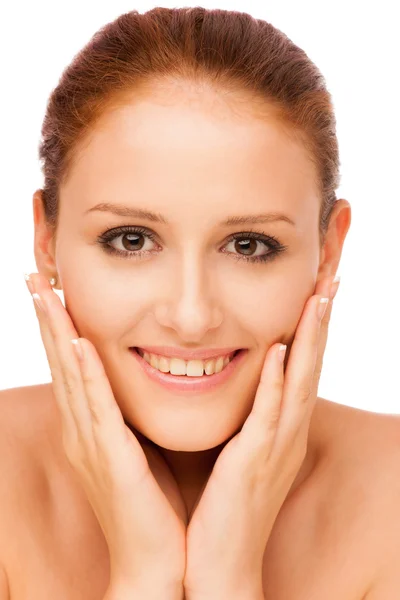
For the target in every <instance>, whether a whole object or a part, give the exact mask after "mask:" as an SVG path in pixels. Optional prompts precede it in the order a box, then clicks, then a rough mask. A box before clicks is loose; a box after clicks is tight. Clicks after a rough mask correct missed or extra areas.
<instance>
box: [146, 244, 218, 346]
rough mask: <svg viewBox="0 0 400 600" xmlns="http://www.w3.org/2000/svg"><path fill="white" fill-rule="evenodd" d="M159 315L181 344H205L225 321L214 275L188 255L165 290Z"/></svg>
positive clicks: (160, 302) (159, 304)
mask: <svg viewBox="0 0 400 600" xmlns="http://www.w3.org/2000/svg"><path fill="white" fill-rule="evenodd" d="M218 296H219V297H218ZM155 316H156V319H157V322H158V323H159V324H160V325H161V326H162V327H169V328H171V329H174V330H175V332H176V336H177V337H179V340H180V341H181V342H185V341H186V342H188V343H190V342H192V343H201V342H202V341H203V340H204V339H205V338H207V334H208V332H209V330H213V329H217V328H218V327H220V325H221V323H222V320H223V312H222V309H221V297H220V295H218V292H217V287H216V286H215V285H213V281H212V273H206V272H205V269H204V268H203V267H202V265H201V264H200V261H193V260H190V257H189V256H188V255H186V256H185V259H184V265H183V267H182V269H181V270H180V271H179V270H178V272H177V273H176V277H172V279H171V280H170V281H169V285H168V289H165V290H163V292H162V298H161V300H160V301H159V302H158V304H157V306H156V310H155Z"/></svg>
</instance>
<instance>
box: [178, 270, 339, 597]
mask: <svg viewBox="0 0 400 600" xmlns="http://www.w3.org/2000/svg"><path fill="white" fill-rule="evenodd" d="M332 283H333V277H329V279H325V280H323V281H322V283H321V282H319V284H318V286H317V288H316V290H317V289H318V293H317V292H316V294H317V295H313V296H311V297H310V298H309V299H308V301H307V303H306V305H305V307H304V310H303V313H302V316H301V319H300V322H299V324H298V326H297V329H296V334H295V337H294V341H293V344H292V347H291V351H290V360H288V361H287V367H286V370H284V365H283V363H282V362H280V361H279V358H278V354H279V348H280V345H281V344H274V345H273V346H272V347H271V348H270V349H269V350H268V352H267V355H266V358H265V361H264V365H263V369H262V372H261V377H260V383H259V386H258V389H257V393H256V396H255V400H254V404H253V407H252V411H251V413H250V414H249V416H248V418H247V419H246V422H245V423H244V425H243V427H242V429H241V431H240V432H239V433H238V434H237V435H236V436H235V437H234V438H232V439H231V440H230V441H229V442H228V444H227V445H226V446H225V447H224V449H223V450H222V452H221V454H220V455H219V457H218V459H217V461H216V463H215V465H214V468H213V471H212V473H211V475H210V478H209V479H208V482H207V485H206V487H205V489H204V491H203V494H202V495H201V498H200V501H199V504H198V505H197V507H196V509H195V511H194V513H193V516H192V518H191V520H190V522H189V525H188V529H187V546H186V573H185V579H184V582H183V583H184V588H185V598H186V599H187V600H203V599H204V600H205V599H207V600H213V599H214V598H218V599H221V598H224V599H227V600H228V599H229V600H235V598H240V599H242V598H243V599H244V598H249V600H250V599H251V600H259V599H261V598H264V596H263V586H262V566H263V564H262V563H263V556H264V552H265V548H266V545H267V542H268V538H269V536H270V534H271V531H272V527H273V525H274V522H275V519H276V517H277V515H278V513H279V511H280V509H281V507H282V505H283V503H284V501H285V498H286V496H287V494H288V492H289V490H290V488H291V486H292V484H293V482H294V480H295V478H296V475H297V474H298V472H299V469H300V467H301V465H302V463H303V460H304V458H305V456H306V453H307V444H308V432H309V426H310V421H311V416H312V412H313V409H314V406H315V402H316V398H317V391H318V384H319V378H320V374H321V369H322V361H323V354H324V351H325V346H326V341H327V334H328V323H329V319H330V314H331V310H332V301H329V303H328V304H322V305H321V304H320V298H321V297H325V298H326V297H330V290H331V287H332V292H333V293H335V292H336V290H337V287H338V284H337V283H335V284H333V285H331V284H332ZM319 307H321V308H322V307H327V310H326V311H325V315H324V317H323V318H322V321H321V318H320V317H318V308H319Z"/></svg>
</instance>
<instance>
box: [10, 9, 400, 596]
mask: <svg viewBox="0 0 400 600" xmlns="http://www.w3.org/2000/svg"><path fill="white" fill-rule="evenodd" d="M42 135H43V139H42V142H41V145H40V157H41V159H42V161H43V172H44V177H45V184H44V188H43V189H40V190H37V191H36V192H35V194H34V196H33V206H34V225H35V258H36V264H37V267H38V273H32V274H30V276H29V277H28V278H27V283H28V285H29V289H30V291H31V293H32V294H33V298H34V299H35V312H36V316H37V318H38V323H39V326H40V331H41V335H42V339H43V343H44V345H45V349H46V353H47V358H48V360H49V365H50V368H51V373H52V382H51V383H50V384H44V385H38V386H32V387H25V388H14V389H12V390H3V391H2V392H1V411H2V412H1V421H0V422H1V427H2V431H1V436H0V440H1V441H0V444H1V449H0V450H1V451H0V457H1V459H0V460H1V469H2V474H3V476H2V482H1V487H0V501H1V510H0V521H1V528H0V531H1V539H0V563H1V565H2V571H1V572H2V578H1V580H0V581H1V585H2V588H0V589H1V592H0V598H1V600H4V599H6V598H11V599H12V600H26V599H28V598H29V599H30V598H32V599H33V598H35V599H36V598H57V599H60V600H61V599H63V598H65V599H67V598H68V599H70V598H74V599H80V598H82V599H85V600H89V599H93V600H95V599H97V598H103V597H104V598H107V599H108V600H111V599H113V600H114V599H117V598H118V599H121V600H125V599H128V598H133V597H135V598H136V597H140V598H144V599H146V598H163V599H166V600H168V599H169V598H171V599H172V598H173V599H175V598H183V597H185V598H187V599H190V600H200V599H203V598H207V600H212V599H213V598H215V599H216V598H218V599H228V598H229V600H236V599H238V600H239V598H240V599H244V598H246V599H251V600H259V599H261V598H266V599H268V600H270V599H273V600H281V599H285V600H305V599H310V598H324V600H330V599H333V598H335V600H336V599H337V598H340V599H342V600H347V599H348V600H361V599H364V600H385V599H387V598H394V597H396V594H397V592H398V590H399V589H400V577H399V574H398V573H399V569H398V558H397V555H398V553H397V552H396V549H397V548H398V543H399V540H400V532H399V527H398V519H397V505H398V500H399V495H398V494H397V492H398V491H399V485H398V484H397V485H396V484H395V482H396V481H397V480H398V477H397V469H398V464H399V463H398V459H399V444H398V440H399V422H398V417H397V416H395V415H389V416H385V415H379V414H374V413H368V412H366V411H361V410H356V409H353V408H349V407H346V406H342V405H340V404H336V403H334V402H332V401H328V400H325V399H323V398H320V397H318V396H317V389H318V380H319V376H320V371H321V368H322V361H323V353H324V350H325V346H326V342H327V331H328V325H329V318H330V314H331V310H332V300H333V297H334V294H335V293H336V291H337V287H338V282H337V281H336V278H335V276H336V273H337V269H338V266H339V262H340V258H341V253H342V249H343V244H344V240H345V237H346V234H347V232H348V229H349V226H350V220H351V210H350V205H349V203H348V202H347V201H346V200H343V199H341V200H338V199H337V198H336V195H335V190H336V188H337V186H338V182H339V157H338V144H337V139H336V134H335V117H334V113H333V107H332V102H331V98H330V95H329V93H328V91H327V90H326V87H325V84H324V79H323V77H322V75H321V74H320V72H319V71H318V69H317V67H316V66H315V65H314V64H313V63H312V62H311V61H310V59H309V58H308V57H307V55H306V54H305V53H304V52H303V51H302V50H301V49H299V48H298V47H297V46H295V45H294V44H293V43H292V42H291V41H290V40H289V39H288V38H287V37H286V36H285V35H284V34H283V33H282V32H280V31H279V30H277V29H275V28H274V27H272V26H271V25H270V24H268V23H266V22H264V21H261V20H256V19H253V18H252V17H250V16H249V15H247V14H245V13H235V12H228V11H221V10H213V11H211V10H205V9H203V8H200V7H196V8H192V9H188V8H183V9H166V8H156V9H153V10H151V11H149V12H147V13H145V14H143V15H140V14H139V13H138V12H137V11H132V12H130V13H127V14H124V15H122V16H120V17H119V18H118V19H116V20H115V21H114V22H112V23H110V24H108V25H106V26H105V27H103V28H102V29H101V30H100V31H99V32H97V33H96V34H95V35H94V37H93V38H92V40H91V41H90V42H89V44H87V45H86V46H85V48H83V50H82V51H81V52H80V53H79V54H78V55H77V56H76V57H75V58H74V60H73V62H72V64H71V65H70V66H69V67H68V68H67V69H66V70H65V71H64V73H63V75H62V77H61V79H60V82H59V84H58V86H57V87H56V89H55V90H54V91H53V92H52V94H51V97H50V100H49V103H48V106H47V112H46V115H45V120H44V124H43V129H42ZM51 286H53V287H54V289H58V290H63V293H64V297H65V308H64V306H63V305H62V303H61V301H60V299H59V298H58V296H57V295H56V294H55V293H54V292H53V291H52V289H51ZM321 300H322V302H321ZM321 309H322V310H321ZM77 338H79V339H78V341H77ZM71 340H73V341H74V343H73V344H71ZM281 346H283V350H284V351H285V350H286V354H284V353H281V352H280V350H281ZM285 346H286V348H285ZM79 348H81V351H82V352H83V359H82V360H81V359H79V353H78V350H79ZM282 361H283V362H282ZM169 371H170V373H169V374H167V373H168V372H169ZM26 415H29V418H27V417H26ZM395 469H396V470H395ZM395 478H396V479H395ZM395 510H396V513H395Z"/></svg>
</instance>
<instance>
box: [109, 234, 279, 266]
mask: <svg viewBox="0 0 400 600" xmlns="http://www.w3.org/2000/svg"><path fill="white" fill-rule="evenodd" d="M118 238H120V241H119V242H118V243H116V244H115V246H117V247H115V246H114V245H112V244H111V242H115V240H118ZM145 238H147V239H148V240H150V242H155V240H156V236H155V234H154V233H153V232H152V231H151V230H150V229H147V228H146V227H131V226H125V227H117V228H115V229H109V230H108V231H106V232H104V233H103V234H101V235H100V236H99V237H98V240H97V241H98V243H99V244H101V245H102V246H103V248H104V251H105V252H108V253H109V254H113V255H115V256H117V257H119V258H127V259H134V260H140V259H141V258H143V256H145V255H149V254H153V253H154V252H157V251H154V250H152V249H151V245H152V244H151V243H149V244H148V246H150V247H149V248H146V241H145ZM232 243H233V245H234V251H233V252H231V251H226V250H223V253H224V254H227V255H229V256H231V257H232V258H233V259H235V260H240V261H245V262H251V263H265V262H267V261H270V260H272V259H273V258H275V256H277V255H278V254H280V253H282V252H284V251H285V250H286V248H287V246H284V245H283V244H281V243H280V241H279V240H278V239H277V238H276V237H274V236H272V235H266V234H265V233H263V232H260V233H257V232H254V231H248V232H240V233H235V234H233V235H232V236H231V237H230V238H229V240H228V242H227V243H226V244H225V246H227V245H229V244H232ZM118 246H119V247H118ZM257 246H259V247H258V248H257ZM235 251H236V252H237V253H236V252H235ZM242 252H243V254H241V253H242ZM257 252H258V254H257ZM260 252H261V254H260Z"/></svg>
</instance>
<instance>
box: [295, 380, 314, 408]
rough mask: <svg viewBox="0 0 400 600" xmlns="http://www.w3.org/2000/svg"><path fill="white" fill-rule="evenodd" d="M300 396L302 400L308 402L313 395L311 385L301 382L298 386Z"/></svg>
mask: <svg viewBox="0 0 400 600" xmlns="http://www.w3.org/2000/svg"><path fill="white" fill-rule="evenodd" d="M297 394H298V398H299V400H300V402H303V403H306V402H307V401H308V399H309V398H310V395H311V385H310V384H309V383H308V382H307V383H301V384H300V385H299V387H298V392H297Z"/></svg>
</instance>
